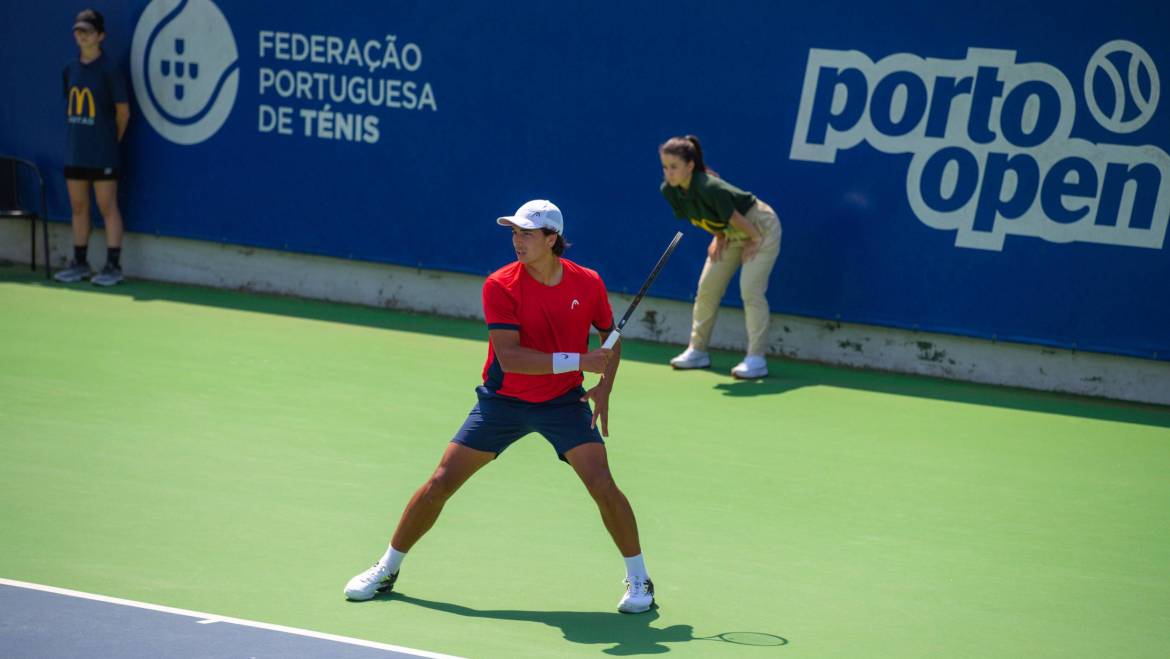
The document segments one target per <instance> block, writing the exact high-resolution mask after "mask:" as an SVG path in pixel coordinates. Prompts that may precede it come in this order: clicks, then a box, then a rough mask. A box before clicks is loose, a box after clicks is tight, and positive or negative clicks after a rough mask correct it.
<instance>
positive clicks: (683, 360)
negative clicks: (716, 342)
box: [670, 346, 711, 369]
mask: <svg viewBox="0 0 1170 659" xmlns="http://www.w3.org/2000/svg"><path fill="white" fill-rule="evenodd" d="M670 365H671V366H673V367H675V368H679V369H687V368H707V367H708V366H710V365H711V356H710V355H708V354H707V353H705V352H703V351H702V350H695V349H694V348H692V347H690V346H687V349H686V350H683V351H682V353H680V354H679V355H678V356H677V357H675V358H674V359H672V360H670Z"/></svg>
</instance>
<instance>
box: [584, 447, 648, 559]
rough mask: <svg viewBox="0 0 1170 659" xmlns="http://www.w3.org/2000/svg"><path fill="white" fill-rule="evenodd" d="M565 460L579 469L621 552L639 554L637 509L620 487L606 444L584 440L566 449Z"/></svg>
mask: <svg viewBox="0 0 1170 659" xmlns="http://www.w3.org/2000/svg"><path fill="white" fill-rule="evenodd" d="M565 460H566V461H568V463H569V464H570V465H572V467H573V471H575V472H577V476H578V477H579V478H580V479H581V482H582V483H584V484H585V489H586V490H588V491H589V495H590V496H591V497H593V500H594V501H595V502H596V503H597V508H598V510H600V512H601V521H602V522H603V523H604V524H605V528H606V530H608V531H609V535H610V537H612V538H613V541H614V544H616V545H617V548H618V550H619V551H621V553H622V556H626V557H629V556H637V555H638V554H641V553H642V546H641V544H640V543H639V541H638V522H637V520H636V519H635V518H634V509H633V508H632V507H631V506H630V502H629V500H628V499H626V495H625V494H623V493H622V491H621V489H620V488H618V486H617V483H615V482H614V480H613V474H611V473H610V471H609V460H608V458H607V456H606V452H605V444H599V443H594V442H591V443H588V444H581V445H579V446H577V447H576V448H573V449H571V450H569V451H567V452H566V453H565Z"/></svg>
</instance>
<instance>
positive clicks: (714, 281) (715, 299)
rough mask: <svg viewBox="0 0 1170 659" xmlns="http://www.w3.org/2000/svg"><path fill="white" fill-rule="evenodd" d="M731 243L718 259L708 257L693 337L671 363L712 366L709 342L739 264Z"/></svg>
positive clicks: (697, 299)
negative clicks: (724, 295)
mask: <svg viewBox="0 0 1170 659" xmlns="http://www.w3.org/2000/svg"><path fill="white" fill-rule="evenodd" d="M729 248H730V244H728V247H727V248H725V249H724V250H723V254H722V256H721V257H720V259H719V260H718V261H712V260H711V258H710V257H708V258H707V261H706V263H704V264H703V272H702V274H700V275H699V289H698V291H697V292H696V293H695V307H694V311H693V312H692V315H691V339H690V342H689V343H688V345H687V349H686V350H685V351H684V352H683V353H682V354H679V355H678V356H676V357H675V358H674V359H671V360H670V364H671V366H674V367H675V368H680V369H687V368H706V367H708V366H710V365H711V358H710V357H709V356H708V355H707V344H708V343H710V341H711V332H712V331H713V330H714V329H715V317H716V316H717V315H718V313H719V303H720V302H721V301H722V300H723V294H724V293H726V292H727V285H728V284H729V283H730V282H731V277H732V276H733V275H735V271H736V269H737V268H738V267H739V258H738V256H737V255H735V254H732V253H730V249H729Z"/></svg>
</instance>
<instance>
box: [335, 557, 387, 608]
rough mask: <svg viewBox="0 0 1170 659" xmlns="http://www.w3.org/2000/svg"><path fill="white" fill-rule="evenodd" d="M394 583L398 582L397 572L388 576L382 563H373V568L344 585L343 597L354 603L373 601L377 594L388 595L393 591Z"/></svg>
mask: <svg viewBox="0 0 1170 659" xmlns="http://www.w3.org/2000/svg"><path fill="white" fill-rule="evenodd" d="M399 572H401V570H399ZM395 581H398V572H395V573H394V574H390V570H389V568H388V567H387V566H386V565H385V564H384V563H374V565H373V567H371V568H370V569H368V570H366V571H365V572H362V573H361V574H359V575H357V576H356V577H354V578H352V579H350V580H349V583H347V584H345V597H346V598H347V599H351V600H354V601H356V602H364V601H365V600H369V599H374V596H375V595H377V594H378V593H388V592H390V591H391V590H394V582H395Z"/></svg>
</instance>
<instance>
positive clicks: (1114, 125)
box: [1085, 39, 1161, 133]
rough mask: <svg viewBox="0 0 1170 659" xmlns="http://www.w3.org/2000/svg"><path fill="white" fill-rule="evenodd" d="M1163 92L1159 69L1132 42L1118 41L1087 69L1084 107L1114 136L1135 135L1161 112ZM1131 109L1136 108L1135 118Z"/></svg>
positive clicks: (1103, 49)
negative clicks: (1159, 108)
mask: <svg viewBox="0 0 1170 659" xmlns="http://www.w3.org/2000/svg"><path fill="white" fill-rule="evenodd" d="M1119 64H1120V65H1121V68H1119V67H1118V65H1119ZM1122 68H1124V69H1125V74H1124V76H1123V75H1122V71H1121V69H1122ZM1160 93H1161V89H1160V85H1159V80H1158V67H1156V66H1154V60H1153V59H1151V58H1150V55H1149V53H1147V52H1146V51H1145V50H1144V49H1143V48H1142V47H1141V46H1139V45H1137V44H1136V43H1134V42H1132V41H1126V40H1124V39H1117V40H1115V41H1110V42H1109V43H1107V44H1105V45H1103V46H1101V47H1100V48H1098V49H1097V52H1095V53H1093V57H1092V58H1090V59H1089V66H1088V67H1086V68H1085V104H1086V105H1088V106H1089V112H1090V113H1091V114H1092V115H1093V118H1094V119H1096V120H1097V123H1099V124H1101V126H1103V127H1104V128H1106V129H1108V130H1111V131H1113V132H1114V133H1132V132H1134V131H1135V130H1137V129H1139V128H1141V127H1142V126H1145V125H1146V123H1147V122H1149V120H1150V119H1151V118H1152V117H1153V116H1154V112H1155V111H1156V110H1157V109H1158V96H1159V94H1160ZM1110 97H1111V98H1110ZM1131 107H1135V108H1137V115H1136V116H1132V115H1133V113H1132V112H1131V111H1129V108H1131ZM1106 108H1109V110H1108V111H1106Z"/></svg>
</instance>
